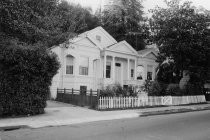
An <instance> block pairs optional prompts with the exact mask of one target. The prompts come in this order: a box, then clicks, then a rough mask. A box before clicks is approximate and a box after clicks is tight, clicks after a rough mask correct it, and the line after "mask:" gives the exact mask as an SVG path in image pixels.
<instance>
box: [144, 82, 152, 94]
mask: <svg viewBox="0 0 210 140" xmlns="http://www.w3.org/2000/svg"><path fill="white" fill-rule="evenodd" d="M152 83H153V82H152V81H150V80H145V82H144V85H143V91H145V92H147V93H148V92H149V90H150V88H151V86H152Z"/></svg>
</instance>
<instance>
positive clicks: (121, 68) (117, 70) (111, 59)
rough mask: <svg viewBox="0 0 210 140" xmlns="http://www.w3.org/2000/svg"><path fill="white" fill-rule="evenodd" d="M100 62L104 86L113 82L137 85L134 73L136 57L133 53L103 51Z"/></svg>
mask: <svg viewBox="0 0 210 140" xmlns="http://www.w3.org/2000/svg"><path fill="white" fill-rule="evenodd" d="M102 63H103V66H102V67H103V72H102V73H103V74H102V77H103V85H104V86H108V85H113V84H118V85H121V86H124V85H137V84H138V83H139V81H137V75H136V68H137V57H136V56H135V55H128V54H121V53H116V52H112V51H104V52H103V54H102Z"/></svg>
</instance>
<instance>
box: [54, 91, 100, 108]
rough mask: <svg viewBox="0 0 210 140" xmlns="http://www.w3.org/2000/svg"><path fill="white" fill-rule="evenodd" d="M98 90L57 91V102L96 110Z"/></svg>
mask: <svg viewBox="0 0 210 140" xmlns="http://www.w3.org/2000/svg"><path fill="white" fill-rule="evenodd" d="M99 92H100V90H97V91H94V90H92V89H91V90H75V89H73V88H72V89H65V88H64V89H57V98H56V100H57V101H60V102H64V103H70V104H73V105H78V106H87V107H89V108H97V104H98V98H99Z"/></svg>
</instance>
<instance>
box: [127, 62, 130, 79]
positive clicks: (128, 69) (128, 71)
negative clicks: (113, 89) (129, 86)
mask: <svg viewBox="0 0 210 140" xmlns="http://www.w3.org/2000/svg"><path fill="white" fill-rule="evenodd" d="M127 61H128V65H127V66H128V67H127V80H130V59H129V58H128V59H127Z"/></svg>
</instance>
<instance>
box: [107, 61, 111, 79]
mask: <svg viewBox="0 0 210 140" xmlns="http://www.w3.org/2000/svg"><path fill="white" fill-rule="evenodd" d="M106 78H111V62H106Z"/></svg>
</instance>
